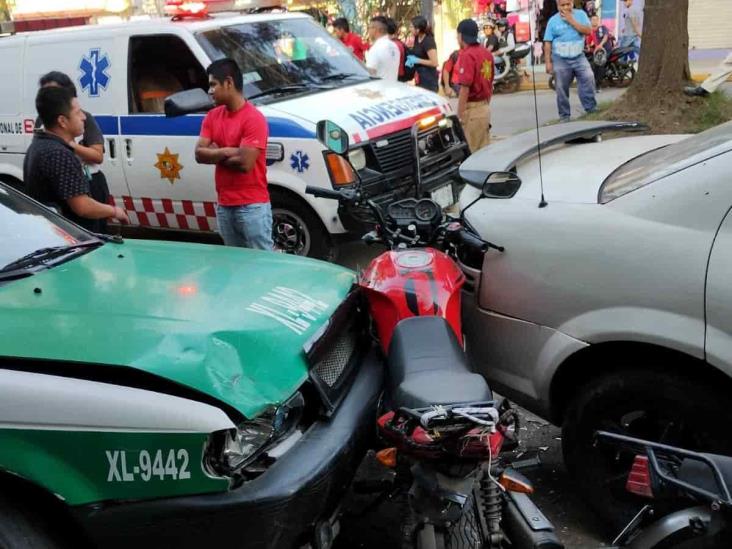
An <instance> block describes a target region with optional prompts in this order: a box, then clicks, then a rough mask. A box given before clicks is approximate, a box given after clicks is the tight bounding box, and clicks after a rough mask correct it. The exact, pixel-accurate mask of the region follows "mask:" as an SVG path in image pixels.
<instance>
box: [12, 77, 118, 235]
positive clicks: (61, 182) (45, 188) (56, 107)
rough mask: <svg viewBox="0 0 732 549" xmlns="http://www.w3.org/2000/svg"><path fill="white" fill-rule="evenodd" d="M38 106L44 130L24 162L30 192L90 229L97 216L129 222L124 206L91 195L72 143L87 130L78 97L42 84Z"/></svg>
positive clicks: (37, 99)
mask: <svg viewBox="0 0 732 549" xmlns="http://www.w3.org/2000/svg"><path fill="white" fill-rule="evenodd" d="M36 110H38V115H39V117H40V118H41V121H42V122H43V126H44V131H42V132H39V133H37V134H36V135H35V136H34V137H33V141H32V142H31V145H30V147H28V151H27V152H26V155H25V160H24V162H23V180H24V181H25V183H26V185H27V188H28V194H29V195H30V196H31V197H33V198H35V199H36V200H38V201H39V202H41V203H43V204H45V205H47V206H51V207H54V208H56V209H57V210H58V211H59V212H60V213H61V214H62V215H63V216H64V217H66V218H68V219H70V220H71V221H74V222H75V223H78V224H79V225H81V226H82V227H85V228H88V229H93V228H94V226H95V225H94V220H97V219H109V218H111V219H116V220H117V221H121V222H124V223H128V222H129V219H128V218H127V214H126V213H125V211H124V210H123V209H122V208H118V207H116V206H110V205H109V204H103V203H101V202H97V201H96V200H94V199H93V198H92V197H91V196H89V183H88V181H87V179H86V177H84V172H83V170H82V166H81V162H80V161H79V158H78V157H77V156H76V155H75V154H74V149H73V148H72V146H71V145H70V143H71V142H72V141H74V139H76V138H77V137H79V136H80V135H82V134H83V133H84V120H85V117H84V113H83V111H82V110H81V108H80V107H79V101H78V99H76V97H74V96H73V94H72V93H71V92H70V91H69V90H67V89H65V88H56V87H48V88H41V89H40V90H38V95H36Z"/></svg>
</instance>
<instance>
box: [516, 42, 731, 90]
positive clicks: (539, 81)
mask: <svg viewBox="0 0 732 549" xmlns="http://www.w3.org/2000/svg"><path fill="white" fill-rule="evenodd" d="M728 53H729V50H689V69H690V70H691V79H692V80H694V81H695V82H702V81H704V79H706V78H707V76H709V73H711V72H712V71H713V70H714V69H715V68H716V67H717V65H719V64H720V63H721V62H722V60H723V59H724V58H725V57H726V56H727V54H728ZM526 72H527V73H528V78H524V81H523V82H522V83H521V87H520V88H519V90H520V91H527V90H532V89H534V86H533V83H532V69H531V65H529V66H527V67H526ZM534 73H535V75H536V89H537V90H548V89H549V75H548V74H547V73H546V66H545V65H543V64H542V65H536V67H534ZM729 81H732V77H730V79H729V80H728V82H729Z"/></svg>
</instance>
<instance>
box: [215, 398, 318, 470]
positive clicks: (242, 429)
mask: <svg viewBox="0 0 732 549" xmlns="http://www.w3.org/2000/svg"><path fill="white" fill-rule="evenodd" d="M304 406H305V399H304V398H303V396H302V394H301V393H300V392H297V393H295V394H294V395H293V396H292V397H291V398H290V399H289V400H288V401H287V402H285V403H283V404H281V405H280V406H278V407H277V408H270V409H269V410H267V411H266V412H265V413H263V414H262V415H261V416H259V417H258V418H256V419H253V420H247V421H244V422H242V423H240V424H239V425H238V426H237V428H236V429H228V430H225V431H217V432H215V433H213V434H212V436H211V438H210V439H209V444H208V447H207V449H206V461H205V463H206V467H207V469H208V471H209V472H210V473H212V474H214V475H216V476H220V475H224V476H231V475H234V474H237V473H238V472H240V471H241V470H242V469H243V468H245V467H247V465H249V464H251V463H254V462H255V461H256V460H257V459H258V458H259V457H260V456H262V455H263V454H264V453H266V452H267V451H268V449H270V448H272V447H273V445H275V444H277V442H278V441H279V440H280V439H282V438H284V437H285V436H286V435H288V434H290V433H291V432H293V430H294V429H296V428H297V426H298V424H299V423H300V420H301V418H302V413H303V409H304Z"/></svg>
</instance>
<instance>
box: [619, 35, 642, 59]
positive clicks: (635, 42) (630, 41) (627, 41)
mask: <svg viewBox="0 0 732 549" xmlns="http://www.w3.org/2000/svg"><path fill="white" fill-rule="evenodd" d="M619 46H620V47H621V48H626V47H632V48H633V50H634V52H633V53H632V54H629V55H627V56H626V57H627V61H630V62H632V61H635V59H636V57H638V52H639V51H640V36H636V35H635V34H632V35H630V36H627V35H626V36H621V37H620V41H619Z"/></svg>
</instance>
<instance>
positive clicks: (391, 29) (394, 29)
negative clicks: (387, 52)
mask: <svg viewBox="0 0 732 549" xmlns="http://www.w3.org/2000/svg"><path fill="white" fill-rule="evenodd" d="M386 32H387V33H389V39H390V40H391V41H392V42H394V44H395V45H396V47H397V48H399V72H398V73H397V79H398V80H399V82H406V81H409V80H412V78H414V75H411V76H412V78H408V77H407V75H406V74H405V71H404V60H405V59H406V58H407V46H405V45H404V42H402V41H401V40H400V39H399V36H397V34H398V33H399V25H397V22H396V21H394V19H392V18H391V17H387V18H386Z"/></svg>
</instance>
